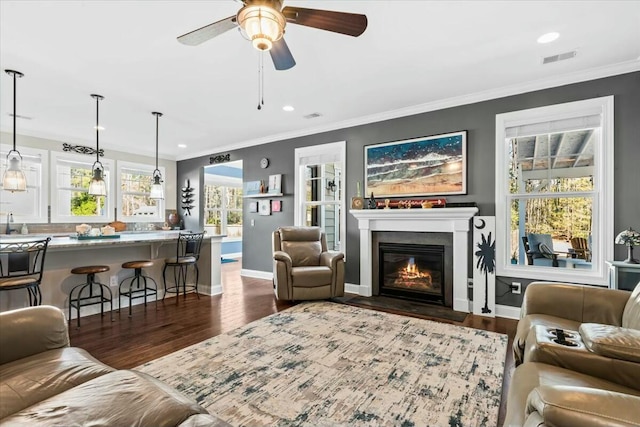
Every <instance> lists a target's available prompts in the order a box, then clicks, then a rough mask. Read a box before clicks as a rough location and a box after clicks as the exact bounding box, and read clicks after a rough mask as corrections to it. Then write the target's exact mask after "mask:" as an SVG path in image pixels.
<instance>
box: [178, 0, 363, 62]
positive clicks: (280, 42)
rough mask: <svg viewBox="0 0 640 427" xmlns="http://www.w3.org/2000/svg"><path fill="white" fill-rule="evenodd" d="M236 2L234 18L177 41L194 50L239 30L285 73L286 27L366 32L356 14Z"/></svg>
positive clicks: (271, 0) (254, 0)
mask: <svg viewBox="0 0 640 427" xmlns="http://www.w3.org/2000/svg"><path fill="white" fill-rule="evenodd" d="M237 1H241V3H242V4H243V5H244V6H243V7H242V8H241V9H240V10H239V11H238V13H237V14H236V15H234V16H230V17H228V18H225V19H222V20H220V21H217V22H214V23H213V24H209V25H206V26H204V27H202V28H198V29H197V30H194V31H191V32H189V33H186V34H183V35H181V36H180V37H178V41H179V42H180V43H183V44H186V45H189V46H196V45H199V44H201V43H204V42H206V41H207V40H210V39H212V38H214V37H216V36H219V35H220V34H222V33H225V32H227V31H229V30H231V29H233V28H236V27H239V28H240V30H241V32H242V33H243V34H244V35H245V36H246V37H247V38H248V39H249V40H251V41H252V43H253V46H254V47H255V48H256V49H258V50H262V51H265V50H268V51H269V54H270V55H271V59H272V60H273V64H274V65H275V67H276V70H288V69H290V68H292V67H293V66H294V65H296V61H295V60H294V59H293V55H291V51H290V50H289V47H288V46H287V43H286V42H285V41H284V38H283V35H284V29H285V26H286V25H287V23H290V24H298V25H304V26H307V27H313V28H317V29H320V30H326V31H332V32H334V33H340V34H345V35H348V36H353V37H358V36H359V35H360V34H362V33H364V30H365V29H366V28H367V17H366V16H365V15H360V14H356V13H345V12H334V11H329V10H320V9H305V8H301V7H289V6H287V7H285V8H282V0H237Z"/></svg>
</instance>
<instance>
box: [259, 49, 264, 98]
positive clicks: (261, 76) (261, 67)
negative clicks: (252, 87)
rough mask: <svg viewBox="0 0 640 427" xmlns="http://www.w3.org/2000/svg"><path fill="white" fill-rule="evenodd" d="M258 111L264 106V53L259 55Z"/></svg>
mask: <svg viewBox="0 0 640 427" xmlns="http://www.w3.org/2000/svg"><path fill="white" fill-rule="evenodd" d="M258 55H259V56H258V110H262V106H263V105H264V51H260V52H259V53H258Z"/></svg>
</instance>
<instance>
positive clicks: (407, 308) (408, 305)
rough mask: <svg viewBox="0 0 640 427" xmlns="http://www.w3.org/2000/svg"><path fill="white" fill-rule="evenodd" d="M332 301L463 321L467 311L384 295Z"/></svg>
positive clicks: (348, 297) (346, 297)
mask: <svg viewBox="0 0 640 427" xmlns="http://www.w3.org/2000/svg"><path fill="white" fill-rule="evenodd" d="M332 301H334V302H339V303H342V304H349V305H355V306H358V307H365V308H372V309H374V310H393V311H395V312H402V313H407V314H411V315H416V316H424V317H435V318H438V319H443V320H449V321H452V322H460V323H462V322H464V319H465V318H466V317H467V313H463V312H461V311H454V310H453V309H451V308H448V307H443V306H441V305H436V304H427V303H420V302H416V301H409V300H405V299H402V298H392V297H386V296H372V297H360V296H357V297H350V296H344V297H336V298H333V299H332Z"/></svg>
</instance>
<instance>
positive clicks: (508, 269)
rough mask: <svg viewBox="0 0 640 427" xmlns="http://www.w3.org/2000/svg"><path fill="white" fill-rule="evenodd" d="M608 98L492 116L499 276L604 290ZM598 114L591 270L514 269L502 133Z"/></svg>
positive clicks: (609, 174) (610, 235)
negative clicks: (569, 283)
mask: <svg viewBox="0 0 640 427" xmlns="http://www.w3.org/2000/svg"><path fill="white" fill-rule="evenodd" d="M613 105H614V103H613V96H606V97H601V98H594V99H588V100H584V101H576V102H568V103H564V104H557V105H551V106H547V107H539V108H532V109H528V110H521V111H514V112H510V113H504V114H498V115H496V167H495V170H496V175H495V178H496V179H495V181H496V191H495V194H496V196H495V197H496V235H497V236H498V238H497V239H496V270H497V275H498V276H506V277H517V278H525V279H535V280H550V281H556V282H561V281H566V282H572V283H584V284H593V285H601V286H607V285H608V284H609V275H608V269H607V268H606V265H605V261H607V260H612V259H613V240H614V230H613V210H614V206H613V201H614V200H613V199H614V198H613V181H614V169H613V154H614V151H613V146H614V134H613V126H614V122H613ZM591 114H599V115H600V116H601V119H602V120H601V128H602V135H601V136H602V139H601V141H600V144H598V146H597V147H595V154H596V164H595V165H594V168H595V177H594V178H595V179H594V185H595V186H596V187H595V188H594V190H595V196H594V201H595V206H594V210H593V224H594V225H593V234H592V236H593V242H594V244H593V248H592V249H593V259H594V260H597V261H598V262H597V263H596V262H594V263H593V265H592V269H591V270H582V269H565V268H560V267H540V266H535V267H534V266H528V265H527V266H522V265H518V266H513V265H512V264H511V263H510V262H509V258H510V257H509V249H508V248H509V246H508V244H509V243H508V239H509V235H510V233H509V229H510V228H509V227H510V223H509V221H510V219H509V218H510V206H509V204H508V203H507V191H508V174H507V173H505V170H506V167H507V166H508V165H507V162H508V161H509V152H508V144H507V143H506V133H505V129H507V128H510V127H514V126H521V125H524V124H527V123H535V122H545V121H550V120H558V119H566V118H572V117H579V116H586V115H591Z"/></svg>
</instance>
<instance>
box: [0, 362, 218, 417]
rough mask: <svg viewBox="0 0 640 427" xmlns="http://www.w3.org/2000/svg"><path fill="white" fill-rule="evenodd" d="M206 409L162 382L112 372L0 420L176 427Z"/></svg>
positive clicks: (125, 372) (130, 374) (133, 372)
mask: <svg viewBox="0 0 640 427" xmlns="http://www.w3.org/2000/svg"><path fill="white" fill-rule="evenodd" d="M206 413H207V411H206V410H205V409H204V408H203V407H201V406H200V405H198V404H197V403H196V402H195V401H193V400H191V399H189V398H187V397H185V396H183V395H182V394H180V393H179V392H177V391H176V390H174V389H172V388H170V387H169V386H167V385H166V384H163V383H161V382H160V381H158V380H156V379H154V378H153V377H151V376H149V375H146V374H144V373H142V372H136V371H126V370H122V371H115V372H111V373H109V374H106V375H103V376H101V377H99V378H94V379H93V380H91V381H88V382H86V383H84V384H81V385H79V386H77V387H74V388H72V389H70V390H67V391H65V392H62V393H60V394H58V395H55V396H52V397H50V398H49V399H47V400H44V401H42V402H39V403H37V404H35V405H32V406H30V407H28V408H26V409H24V410H22V411H20V412H18V413H16V414H13V415H12V416H10V417H8V418H5V419H3V420H2V422H3V424H6V425H11V426H23V425H24V426H34V425H38V426H54V425H55V426H80V425H91V426H92V427H99V426H105V427H106V426H133V425H135V426H139V427H144V426H149V427H163V426H176V425H179V424H180V423H182V422H184V421H186V420H187V419H188V418H189V417H190V416H191V415H194V414H206Z"/></svg>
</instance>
